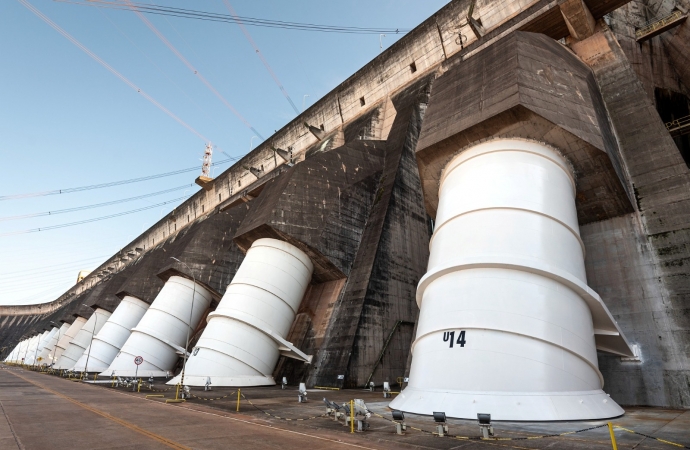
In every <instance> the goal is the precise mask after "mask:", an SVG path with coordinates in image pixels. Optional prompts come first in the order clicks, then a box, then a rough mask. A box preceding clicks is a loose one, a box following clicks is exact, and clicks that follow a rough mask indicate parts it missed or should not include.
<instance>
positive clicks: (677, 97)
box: [654, 88, 690, 168]
mask: <svg viewBox="0 0 690 450" xmlns="http://www.w3.org/2000/svg"><path fill="white" fill-rule="evenodd" d="M654 98H655V100H656V110H657V112H658V113H659V116H660V117H661V120H663V121H664V124H667V123H669V122H671V121H673V120H677V119H682V118H683V117H687V116H689V115H690V102H688V97H687V96H686V95H684V94H681V93H680V92H673V91H670V90H668V89H661V88H656V89H654ZM673 141H674V142H675V143H676V147H678V151H680V154H681V155H682V156H683V159H684V160H685V164H686V165H687V166H688V167H689V168H690V135H687V134H686V135H684V136H676V137H674V138H673Z"/></svg>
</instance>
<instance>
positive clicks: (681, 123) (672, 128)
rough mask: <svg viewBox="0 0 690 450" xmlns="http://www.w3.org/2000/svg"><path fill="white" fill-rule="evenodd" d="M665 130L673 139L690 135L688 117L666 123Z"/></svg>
mask: <svg viewBox="0 0 690 450" xmlns="http://www.w3.org/2000/svg"><path fill="white" fill-rule="evenodd" d="M666 129H667V130H668V132H669V133H670V134H671V136H674V137H675V136H681V135H683V134H687V133H690V116H685V117H681V118H680V119H675V120H672V121H670V122H666Z"/></svg>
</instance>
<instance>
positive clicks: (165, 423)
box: [0, 366, 690, 450]
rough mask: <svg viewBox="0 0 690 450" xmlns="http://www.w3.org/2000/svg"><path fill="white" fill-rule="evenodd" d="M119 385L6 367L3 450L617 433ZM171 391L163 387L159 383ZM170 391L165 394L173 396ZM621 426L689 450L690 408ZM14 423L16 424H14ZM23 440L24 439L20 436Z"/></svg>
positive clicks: (332, 444)
mask: <svg viewBox="0 0 690 450" xmlns="http://www.w3.org/2000/svg"><path fill="white" fill-rule="evenodd" d="M109 386H110V385H96V386H94V385H85V384H82V383H75V382H71V381H68V380H66V379H63V378H59V377H56V376H51V375H46V374H40V373H36V372H31V371H28V370H23V369H20V368H16V367H11V368H10V367H7V366H0V402H1V403H0V404H1V406H2V409H1V410H0V411H2V412H3V413H4V417H0V449H3V450H4V449H15V448H19V449H27V450H31V449H44V448H56V449H60V448H89V449H91V448H94V449H106V448H117V449H125V448H137V449H156V448H194V449H213V448H239V449H266V448H268V449H271V448H280V449H303V448H305V447H309V448H311V449H321V448H324V449H325V448H328V449H337V448H368V449H407V448H409V449H413V448H417V449H425V448H437V449H460V448H462V449H469V450H472V449H490V448H495V447H502V448H512V449H546V448H550V449H588V450H592V449H609V448H611V443H610V439H609V436H608V430H607V429H606V428H599V429H596V430H591V431H587V432H583V433H578V434H573V435H568V436H564V437H559V438H545V439H537V440H519V441H494V442H476V441H462V440H457V439H454V438H449V437H444V438H439V437H436V436H432V435H430V434H426V433H422V432H419V431H416V430H408V432H407V433H406V434H405V435H404V436H398V435H396V434H395V431H394V428H393V426H392V424H391V423H390V422H389V421H386V420H384V419H381V418H379V417H377V416H374V417H372V418H371V419H370V423H371V427H370V429H369V431H367V432H365V433H355V434H351V433H350V432H349V429H348V428H346V427H344V426H343V425H342V422H335V421H333V420H332V419H328V418H322V417H317V418H315V419H311V420H305V421H285V420H280V419H276V418H273V417H270V416H268V415H266V414H264V412H262V411H260V410H259V409H256V408H254V407H253V406H252V405H250V404H248V402H247V401H246V400H244V399H243V400H242V402H241V404H240V408H241V411H240V412H239V413H238V412H236V411H235V409H236V394H233V395H231V396H229V397H227V398H224V399H221V400H214V401H208V400H206V401H205V400H201V399H198V398H194V399H191V400H190V401H188V402H187V403H184V404H180V405H171V404H165V403H163V401H164V400H163V399H149V400H146V399H145V398H144V397H145V395H146V394H148V393H151V391H148V390H146V389H145V388H142V392H141V393H132V392H130V391H128V390H126V389H124V388H119V389H118V388H115V389H114V388H110V387H109ZM154 387H157V388H159V389H164V388H165V387H164V385H163V384H160V385H158V386H154ZM170 392H171V391H168V392H166V393H165V394H164V395H166V397H168V398H170V396H171V393H170ZM232 392H235V390H234V389H229V388H221V389H218V388H217V389H214V390H213V391H211V392H204V391H203V390H194V391H193V392H192V393H193V394H195V395H197V396H198V397H205V398H217V397H222V396H225V395H228V394H230V393H232ZM242 393H243V394H244V396H245V397H246V398H247V399H249V400H250V401H251V402H252V403H253V404H254V405H256V407H257V408H260V409H261V410H263V411H266V412H268V413H270V414H273V415H276V416H280V417H287V418H293V419H297V418H305V417H311V416H319V415H321V414H323V413H324V412H325V408H324V405H323V403H322V401H321V399H322V397H328V398H329V399H330V400H332V401H335V402H337V403H343V402H346V401H349V400H350V399H352V398H353V397H356V398H362V399H363V400H364V401H365V402H366V403H367V406H368V407H369V408H370V410H371V411H372V412H374V413H376V414H379V415H381V416H384V417H387V418H390V411H389V410H388V408H387V405H388V401H387V400H384V399H383V398H382V394H381V392H374V393H372V392H368V391H363V390H354V389H353V390H341V391H326V390H310V391H309V402H308V403H301V404H300V403H298V402H297V395H296V388H295V387H293V386H290V387H288V388H287V389H286V390H281V389H280V388H279V387H269V388H248V389H242ZM406 422H407V424H408V425H409V426H414V427H417V428H422V429H426V430H432V429H433V422H432V420H431V419H430V418H429V417H424V416H417V415H411V414H408V415H407V416H406ZM612 422H613V423H614V424H616V425H620V426H622V427H626V428H629V429H634V430H636V431H638V432H641V433H644V434H648V435H653V436H658V437H661V438H664V439H667V440H670V441H673V442H677V443H680V444H682V445H686V446H690V411H688V410H670V409H661V408H626V414H625V416H623V417H620V418H617V419H614V420H613V421H612ZM10 423H11V428H10V425H9V424H10ZM603 423H605V422H604V421H582V422H559V423H534V422H532V423H519V422H498V423H495V424H494V426H495V429H496V432H497V434H498V435H499V436H500V437H516V438H525V437H528V436H536V435H542V434H555V433H562V432H567V431H573V430H579V429H583V428H589V427H592V426H596V425H601V424H603ZM449 426H450V433H451V434H454V435H458V436H477V435H478V431H479V430H478V427H477V425H476V423H475V422H474V421H471V420H449ZM15 434H16V438H17V439H16V440H15V438H14V435H15ZM616 436H617V440H618V448H619V449H633V448H635V449H659V450H661V449H664V448H669V449H670V448H674V447H672V446H670V445H668V444H664V443H662V442H659V441H655V440H652V439H649V438H645V437H644V436H640V435H635V434H630V433H627V432H625V431H623V430H618V431H616Z"/></svg>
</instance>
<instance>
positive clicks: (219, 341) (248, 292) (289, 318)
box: [169, 239, 314, 386]
mask: <svg viewBox="0 0 690 450" xmlns="http://www.w3.org/2000/svg"><path fill="white" fill-rule="evenodd" d="M313 270H314V266H313V264H312V262H311V260H310V259H309V257H308V256H307V255H306V254H305V253H304V252H302V251H301V250H300V249H298V248H297V247H295V246H294V245H291V244H288V243H287V242H283V241H279V240H276V239H258V240H256V241H255V242H254V243H253V244H252V246H251V248H250V249H249V251H248V252H247V256H246V257H245V258H244V261H242V265H240V268H239V269H238V270H237V273H236V274H235V277H234V278H233V280H232V282H231V283H230V286H228V288H227V290H226V291H225V295H223V299H222V300H221V301H220V304H219V305H218V308H217V309H216V310H215V311H214V312H212V313H211V314H209V316H208V319H207V320H208V325H207V326H206V329H205V330H204V332H203V334H202V335H201V337H200V338H199V342H198V343H197V345H196V347H195V348H194V351H193V352H192V355H191V356H190V358H189V361H188V362H187V368H186V370H185V380H184V383H185V384H186V385H191V386H203V385H204V384H205V383H206V380H207V378H208V377H211V382H212V383H213V385H214V386H262V385H273V384H275V381H274V380H273V376H272V373H273V369H275V366H276V363H277V362H278V357H279V356H280V355H281V353H282V354H284V355H285V356H288V357H293V358H296V359H302V360H304V361H308V362H309V361H311V358H310V357H308V356H307V355H304V353H302V352H300V351H299V350H298V349H296V348H294V346H292V344H291V343H289V342H287V341H285V337H286V336H287V333H288V331H290V327H291V326H292V322H293V321H294V319H295V315H296V314H297V311H298V310H299V306H300V303H301V302H302V298H303V297H304V293H305V292H306V290H307V287H308V286H309V283H310V282H311V276H312V272H313ZM178 378H179V377H178ZM178 378H175V379H174V380H171V381H170V382H169V384H174V383H176V382H177V381H178Z"/></svg>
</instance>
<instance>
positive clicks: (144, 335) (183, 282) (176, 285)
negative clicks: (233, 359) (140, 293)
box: [101, 276, 212, 377]
mask: <svg viewBox="0 0 690 450" xmlns="http://www.w3.org/2000/svg"><path fill="white" fill-rule="evenodd" d="M195 291H196V295H195V301H194V302H193V303H194V309H193V311H192V315H191V319H192V320H191V323H190V314H189V312H190V309H191V305H192V296H193V295H194V292H195ZM211 300H212V296H211V292H209V290H208V289H206V288H204V287H203V286H202V285H200V284H199V283H197V284H196V287H194V283H193V282H192V281H191V280H188V279H187V278H183V277H180V276H172V277H170V278H169V279H168V281H166V282H165V286H163V289H161V291H160V292H159V293H158V295H157V296H156V299H155V300H154V301H153V303H152V304H151V306H150V307H149V309H148V310H147V311H146V313H145V314H144V316H143V317H142V318H141V321H139V324H138V325H137V326H136V327H135V328H134V329H132V334H131V335H130V336H129V338H128V339H127V342H125V344H124V345H123V346H122V349H121V350H120V353H118V355H117V357H115V359H114V360H113V362H112V363H111V364H110V366H109V367H108V368H107V369H106V370H105V371H103V372H102V373H101V375H104V376H111V375H112V374H113V372H114V373H115V374H116V375H121V376H134V375H135V373H136V374H137V375H138V376H142V377H144V376H145V377H148V376H154V377H162V376H166V374H167V373H168V372H170V371H172V370H173V368H174V367H175V363H176V362H177V360H178V357H179V355H182V352H183V351H184V348H183V347H184V345H185V338H186V334H187V331H188V330H191V331H193V330H194V329H195V328H196V327H197V325H198V324H199V322H200V321H201V317H202V316H203V314H204V313H205V312H206V310H207V309H208V308H209V306H210V305H211ZM137 356H141V357H143V358H144V362H143V364H141V365H140V366H139V370H138V372H137V367H136V364H134V358H136V357H137Z"/></svg>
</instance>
